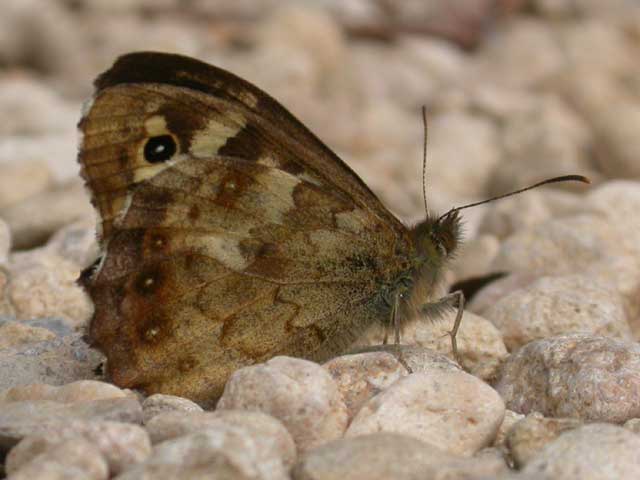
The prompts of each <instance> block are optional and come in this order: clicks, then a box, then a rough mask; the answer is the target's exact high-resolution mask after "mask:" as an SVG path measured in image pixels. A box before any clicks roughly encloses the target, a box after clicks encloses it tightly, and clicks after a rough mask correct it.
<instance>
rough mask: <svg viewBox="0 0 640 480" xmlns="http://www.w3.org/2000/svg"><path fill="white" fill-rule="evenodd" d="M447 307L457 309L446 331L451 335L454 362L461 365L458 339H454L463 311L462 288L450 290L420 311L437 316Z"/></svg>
mask: <svg viewBox="0 0 640 480" xmlns="http://www.w3.org/2000/svg"><path fill="white" fill-rule="evenodd" d="M447 308H455V309H456V310H457V312H456V319H455V320H454V322H453V327H452V328H451V330H449V331H448V332H447V334H448V335H449V336H450V337H451V351H452V353H453V357H454V358H455V360H456V362H458V363H459V364H460V365H462V357H461V356H460V353H459V352H458V341H457V339H456V337H457V335H458V330H459V329H460V323H461V322H462V313H463V312H464V293H463V292H462V290H457V291H455V292H451V293H449V294H448V295H445V296H444V297H442V298H440V299H439V300H437V301H436V302H433V303H427V304H426V305H423V306H422V308H421V310H422V313H424V314H426V315H427V316H439V315H442V313H443V310H444V309H447Z"/></svg>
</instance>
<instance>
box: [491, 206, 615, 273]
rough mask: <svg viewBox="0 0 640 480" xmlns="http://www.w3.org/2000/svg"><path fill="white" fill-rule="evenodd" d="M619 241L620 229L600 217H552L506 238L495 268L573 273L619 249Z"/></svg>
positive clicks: (508, 270)
mask: <svg viewBox="0 0 640 480" xmlns="http://www.w3.org/2000/svg"><path fill="white" fill-rule="evenodd" d="M619 243H620V232H618V231H617V230H616V229H615V228H614V226H613V225H612V224H611V222H609V221H607V219H605V218H602V217H600V216H595V215H593V214H581V215H575V216H571V217H565V218H558V219H551V220H548V221H546V222H542V223H540V224H537V225H535V226H533V227H532V228H530V229H527V230H521V231H519V232H517V233H515V234H513V235H511V236H510V237H509V238H507V239H506V240H505V241H504V242H503V243H502V245H501V248H500V251H499V252H498V254H497V256H496V258H495V260H494V261H493V265H492V270H493V271H498V272H529V273H536V274H538V275H544V274H547V275H561V274H571V273H575V272H579V271H580V270H581V269H583V268H585V267H586V266H589V265H591V264H593V263H595V262H597V261H599V260H600V259H601V258H603V257H606V256H607V254H608V253H609V252H613V251H616V249H617V248H618V245H619Z"/></svg>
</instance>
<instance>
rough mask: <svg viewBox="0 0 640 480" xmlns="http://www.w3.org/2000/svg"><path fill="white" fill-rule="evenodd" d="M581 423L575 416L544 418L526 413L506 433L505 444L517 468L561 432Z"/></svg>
mask: <svg viewBox="0 0 640 480" xmlns="http://www.w3.org/2000/svg"><path fill="white" fill-rule="evenodd" d="M581 425H582V422H581V421H580V420H578V419H576V418H545V417H543V416H542V415H540V414H539V413H534V414H531V415H527V416H526V417H525V418H524V419H522V420H520V421H519V422H517V423H516V424H515V425H514V426H513V428H512V429H511V431H510V432H509V433H508V434H507V438H506V445H507V448H508V449H509V453H510V454H511V458H512V459H513V461H514V463H515V465H516V467H517V468H522V467H524V466H525V465H526V464H527V463H528V462H529V460H531V459H532V458H534V457H535V456H536V455H537V454H538V452H539V451H540V450H541V449H542V448H543V447H544V446H545V445H547V444H548V443H550V442H552V441H553V440H555V439H556V438H558V436H560V435H561V434H562V433H563V432H566V431H567V430H573V429H574V428H577V427H579V426H581Z"/></svg>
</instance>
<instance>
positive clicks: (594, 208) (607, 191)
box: [582, 180, 640, 259]
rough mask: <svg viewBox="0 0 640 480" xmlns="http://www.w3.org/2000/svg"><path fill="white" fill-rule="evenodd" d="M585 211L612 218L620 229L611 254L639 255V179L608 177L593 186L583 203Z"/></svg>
mask: <svg viewBox="0 0 640 480" xmlns="http://www.w3.org/2000/svg"><path fill="white" fill-rule="evenodd" d="M582 207H583V208H584V210H585V211H587V212H589V211H591V212H594V213H597V214H599V215H602V216H604V217H606V218H607V219H609V222H610V224H611V225H612V228H614V229H615V230H616V231H617V232H620V235H619V241H618V242H617V244H616V245H615V248H614V249H612V252H611V254H617V255H620V256H623V257H625V258H627V259H628V258H629V257H634V258H635V259H638V258H640V220H638V218H637V217H638V215H637V212H638V208H640V181H629V180H615V181H609V182H606V183H603V184H601V185H599V186H598V187H597V188H595V189H592V190H590V191H589V192H588V194H587V195H586V198H585V201H584V202H583V204H582Z"/></svg>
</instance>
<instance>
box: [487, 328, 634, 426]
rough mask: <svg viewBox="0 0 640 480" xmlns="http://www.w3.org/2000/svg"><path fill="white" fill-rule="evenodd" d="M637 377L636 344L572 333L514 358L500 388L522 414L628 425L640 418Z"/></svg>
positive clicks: (538, 343)
mask: <svg viewBox="0 0 640 480" xmlns="http://www.w3.org/2000/svg"><path fill="white" fill-rule="evenodd" d="M638 372H640V346H639V345H638V344H637V343H634V342H623V341H620V340H614V339H611V338H606V337H596V336H591V335H586V334H569V335H562V336H558V337H552V338H547V339H544V340H537V341H534V342H531V343H529V344H527V345H525V346H524V347H522V348H521V349H520V350H518V351H517V352H516V353H514V354H512V355H511V357H509V359H508V360H507V362H506V363H505V366H504V369H503V373H502V377H501V378H500V380H499V381H498V383H497V385H496V389H497V390H498V392H500V395H502V398H503V399H504V401H505V403H506V405H507V408H509V409H511V410H514V411H516V412H519V413H530V412H533V411H538V412H540V413H542V414H543V415H544V416H549V417H572V418H579V419H582V420H586V421H607V422H624V421H626V420H628V419H630V418H633V417H637V416H639V415H640V396H639V392H640V374H639V373H638Z"/></svg>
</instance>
